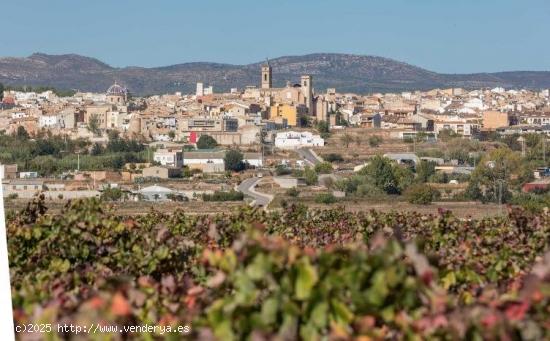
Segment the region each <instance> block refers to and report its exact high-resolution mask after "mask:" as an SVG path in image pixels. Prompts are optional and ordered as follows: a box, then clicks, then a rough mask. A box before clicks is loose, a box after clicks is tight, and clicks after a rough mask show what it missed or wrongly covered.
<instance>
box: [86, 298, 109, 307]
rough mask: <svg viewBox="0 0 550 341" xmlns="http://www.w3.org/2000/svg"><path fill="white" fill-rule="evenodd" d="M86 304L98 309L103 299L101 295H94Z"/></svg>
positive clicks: (102, 303) (101, 305)
mask: <svg viewBox="0 0 550 341" xmlns="http://www.w3.org/2000/svg"><path fill="white" fill-rule="evenodd" d="M88 304H89V305H90V307H91V308H92V309H99V308H101V307H103V305H104V304H105V301H104V300H103V299H102V298H101V297H99V296H95V297H92V298H91V299H89V300H88Z"/></svg>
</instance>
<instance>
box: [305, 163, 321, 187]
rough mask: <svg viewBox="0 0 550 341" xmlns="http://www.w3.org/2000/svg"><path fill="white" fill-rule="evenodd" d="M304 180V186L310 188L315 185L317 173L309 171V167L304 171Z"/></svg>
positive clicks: (312, 170)
mask: <svg viewBox="0 0 550 341" xmlns="http://www.w3.org/2000/svg"><path fill="white" fill-rule="evenodd" d="M304 179H305V181H306V185H308V186H312V185H316V184H317V181H318V180H319V178H318V177H317V172H315V170H314V169H311V168H310V167H306V168H305V169H304Z"/></svg>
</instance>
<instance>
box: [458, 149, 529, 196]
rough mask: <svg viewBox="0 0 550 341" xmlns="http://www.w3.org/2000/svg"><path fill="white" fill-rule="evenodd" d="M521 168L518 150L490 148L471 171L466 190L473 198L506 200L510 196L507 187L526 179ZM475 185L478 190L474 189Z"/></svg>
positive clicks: (519, 183) (516, 184)
mask: <svg viewBox="0 0 550 341" xmlns="http://www.w3.org/2000/svg"><path fill="white" fill-rule="evenodd" d="M523 170H524V167H522V159H521V157H520V156H519V153H518V152H514V151H512V150H511V149H509V148H507V147H502V148H498V149H495V150H492V151H491V152H489V153H487V154H486V155H485V156H484V157H483V158H482V159H481V162H480V163H479V164H478V165H477V167H476V168H475V169H474V171H473V172H472V175H471V179H470V183H469V184H468V186H469V189H467V191H466V192H467V194H469V198H470V199H474V200H477V199H480V200H482V201H490V202H502V203H504V202H507V201H508V200H509V199H510V198H511V197H512V195H511V192H510V191H509V188H510V187H511V186H512V187H513V186H514V185H515V186H517V187H519V185H521V183H523V182H525V181H526V178H525V177H524V174H523ZM528 176H529V174H528ZM527 179H528V178H527ZM476 187H477V188H478V189H479V190H475V188H476Z"/></svg>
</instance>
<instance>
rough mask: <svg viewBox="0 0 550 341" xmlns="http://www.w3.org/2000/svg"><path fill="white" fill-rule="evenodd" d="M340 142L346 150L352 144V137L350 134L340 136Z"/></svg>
mask: <svg viewBox="0 0 550 341" xmlns="http://www.w3.org/2000/svg"><path fill="white" fill-rule="evenodd" d="M340 142H342V144H343V145H344V146H346V148H348V147H349V145H350V143H352V142H353V136H351V135H350V134H347V133H346V134H344V135H342V136H340Z"/></svg>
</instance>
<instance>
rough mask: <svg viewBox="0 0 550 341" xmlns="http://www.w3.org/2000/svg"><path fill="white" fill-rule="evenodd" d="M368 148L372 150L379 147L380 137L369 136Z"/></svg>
mask: <svg viewBox="0 0 550 341" xmlns="http://www.w3.org/2000/svg"><path fill="white" fill-rule="evenodd" d="M368 143H369V146H370V147H372V148H375V147H378V146H380V144H381V143H382V138H381V137H380V136H376V135H375V136H371V137H369V139H368Z"/></svg>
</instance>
